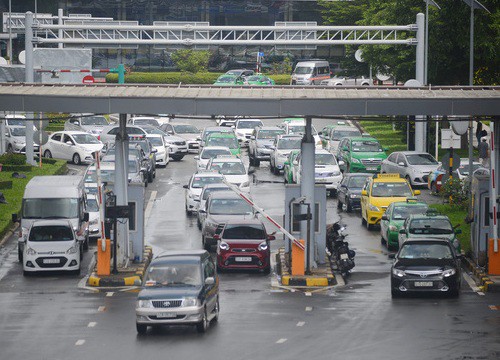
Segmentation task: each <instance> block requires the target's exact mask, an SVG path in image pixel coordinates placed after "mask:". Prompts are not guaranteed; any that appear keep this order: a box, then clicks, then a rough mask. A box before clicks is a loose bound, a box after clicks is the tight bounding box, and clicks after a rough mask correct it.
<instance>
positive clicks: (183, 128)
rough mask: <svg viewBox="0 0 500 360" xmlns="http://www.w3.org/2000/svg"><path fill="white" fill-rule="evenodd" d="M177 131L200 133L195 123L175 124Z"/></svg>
mask: <svg viewBox="0 0 500 360" xmlns="http://www.w3.org/2000/svg"><path fill="white" fill-rule="evenodd" d="M174 129H175V132H176V133H178V134H199V133H200V129H198V128H197V127H196V126H193V125H174Z"/></svg>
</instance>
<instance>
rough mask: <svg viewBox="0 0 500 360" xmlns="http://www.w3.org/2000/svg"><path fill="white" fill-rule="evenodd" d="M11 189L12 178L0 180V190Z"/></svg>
mask: <svg viewBox="0 0 500 360" xmlns="http://www.w3.org/2000/svg"><path fill="white" fill-rule="evenodd" d="M3 189H12V180H5V181H0V190H3Z"/></svg>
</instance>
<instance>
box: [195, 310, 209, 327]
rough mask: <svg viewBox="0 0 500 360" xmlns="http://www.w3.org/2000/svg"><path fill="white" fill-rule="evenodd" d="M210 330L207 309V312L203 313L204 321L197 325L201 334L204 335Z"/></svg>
mask: <svg viewBox="0 0 500 360" xmlns="http://www.w3.org/2000/svg"><path fill="white" fill-rule="evenodd" d="M207 329H208V317H207V309H206V308H205V311H203V319H201V321H200V322H199V323H198V324H196V330H197V331H198V332H199V333H204V332H206V331H207Z"/></svg>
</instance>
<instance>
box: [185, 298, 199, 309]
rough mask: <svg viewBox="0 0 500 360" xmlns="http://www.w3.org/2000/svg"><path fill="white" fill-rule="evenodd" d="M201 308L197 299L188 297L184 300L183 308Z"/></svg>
mask: <svg viewBox="0 0 500 360" xmlns="http://www.w3.org/2000/svg"><path fill="white" fill-rule="evenodd" d="M188 306H200V300H198V299H197V298H195V297H186V298H184V299H183V300H182V307H188Z"/></svg>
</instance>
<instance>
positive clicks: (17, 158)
mask: <svg viewBox="0 0 500 360" xmlns="http://www.w3.org/2000/svg"><path fill="white" fill-rule="evenodd" d="M0 164H3V165H4V166H5V165H25V164H26V156H25V155H21V154H8V153H6V154H3V155H0Z"/></svg>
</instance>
